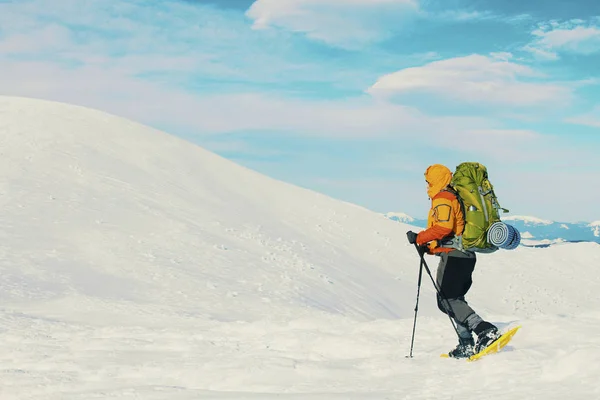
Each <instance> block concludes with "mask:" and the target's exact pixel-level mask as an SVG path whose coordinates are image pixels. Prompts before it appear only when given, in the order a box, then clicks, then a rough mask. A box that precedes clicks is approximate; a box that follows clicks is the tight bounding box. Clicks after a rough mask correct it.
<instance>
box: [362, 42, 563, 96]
mask: <svg viewBox="0 0 600 400" xmlns="http://www.w3.org/2000/svg"><path fill="white" fill-rule="evenodd" d="M510 58H511V55H510V53H496V54H492V55H490V56H485V55H479V54H473V55H469V56H465V57H457V58H451V59H446V60H441V61H434V62H431V63H429V64H426V65H424V66H422V67H413V68H406V69H403V70H400V71H397V72H394V73H391V74H388V75H384V76H382V77H380V78H379V79H378V80H377V81H376V82H375V84H373V85H372V86H371V87H370V88H369V93H371V94H373V95H375V96H389V95H394V94H399V93H410V92H424V93H430V94H434V95H438V96H442V97H444V98H447V99H451V100H456V101H460V102H468V103H478V104H481V103H487V104H500V105H506V106H519V107H521V106H535V105H540V104H551V103H557V102H559V103H560V102H563V101H565V100H568V99H569V98H570V97H571V91H572V90H571V88H570V87H568V86H564V85H560V84H556V83H551V82H536V81H534V79H535V78H543V77H544V75H543V74H542V73H540V72H539V71H536V70H534V69H533V68H531V67H529V66H527V65H524V64H519V63H515V62H512V61H509V59H510Z"/></svg>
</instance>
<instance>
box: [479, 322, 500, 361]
mask: <svg viewBox="0 0 600 400" xmlns="http://www.w3.org/2000/svg"><path fill="white" fill-rule="evenodd" d="M474 331H475V333H476V334H477V343H476V344H475V353H479V352H480V351H481V350H483V349H485V348H486V347H488V346H490V345H491V344H492V343H494V342H495V341H496V340H498V338H499V337H500V336H502V335H501V333H500V332H499V331H498V328H496V327H495V326H494V325H492V324H490V323H489V322H486V321H484V322H482V323H480V324H479V325H477V327H476V328H475V330H474Z"/></svg>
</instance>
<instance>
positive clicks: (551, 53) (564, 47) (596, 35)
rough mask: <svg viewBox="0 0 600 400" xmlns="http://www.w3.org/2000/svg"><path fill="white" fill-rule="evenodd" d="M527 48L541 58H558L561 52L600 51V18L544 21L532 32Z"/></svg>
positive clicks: (588, 52)
mask: <svg viewBox="0 0 600 400" xmlns="http://www.w3.org/2000/svg"><path fill="white" fill-rule="evenodd" d="M532 35H533V36H535V39H534V40H533V42H532V43H530V44H528V45H527V46H525V48H524V49H525V50H527V51H529V52H531V53H533V54H534V55H536V56H538V57H539V58H545V59H549V60H557V59H558V58H559V53H561V52H564V53H577V54H592V53H595V52H599V51H600V20H599V19H592V20H589V21H583V20H580V19H574V20H569V21H564V22H559V21H551V22H548V23H543V24H540V25H539V26H538V28H537V29H535V30H534V31H533V32H532Z"/></svg>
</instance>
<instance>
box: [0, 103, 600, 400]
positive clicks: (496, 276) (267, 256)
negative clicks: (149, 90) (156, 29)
mask: <svg viewBox="0 0 600 400" xmlns="http://www.w3.org/2000/svg"><path fill="white" fill-rule="evenodd" d="M0 151H1V152H2V157H0V202H1V205H2V207H1V210H2V212H0V362H1V363H2V368H1V369H0V398H1V399H10V400H12V399H19V400H21V399H23V400H24V399H31V400H41V399H44V400H53V399H61V400H79V399H92V398H93V399H125V398H140V399H145V400H158V399H161V400H162V399H173V400H187V399H198V398H209V399H248V400H258V399H261V400H262V399H267V400H269V399H275V398H277V399H290V400H291V399H302V400H305V399H306V400H325V399H328V400H329V399H371V400H374V399H383V398H389V399H405V398H410V399H415V400H422V399H431V398H437V397H447V398H461V399H480V398H486V399H491V400H495V399H505V398H515V397H519V398H530V399H542V398H543V399H562V398H569V399H586V400H587V399H589V398H590V395H591V397H594V394H598V383H597V382H598V380H597V378H598V376H599V375H600V365H599V364H598V363H597V360H598V359H599V358H600V339H599V338H598V337H597V335H594V334H590V332H592V333H593V332H595V331H597V330H598V329H599V328H600V314H599V313H598V311H596V310H598V309H600V298H599V297H598V296H596V295H595V294H596V293H597V292H598V290H599V288H600V281H599V280H598V278H597V274H596V273H595V270H596V265H597V260H598V259H600V246H598V245H596V244H592V243H577V244H563V245H561V246H554V247H551V248H548V249H539V248H524V247H523V248H519V249H517V250H514V251H501V252H497V253H495V254H494V255H489V256H481V257H480V258H479V261H478V266H477V268H476V270H475V276H474V281H475V284H474V285H473V287H472V289H471V291H470V292H469V294H468V296H467V297H468V300H469V303H470V304H471V305H472V306H473V307H475V308H476V309H478V310H479V311H480V313H482V314H483V315H484V316H485V317H487V318H489V319H490V320H491V321H493V322H495V323H497V324H498V325H499V326H500V327H501V328H506V327H507V326H509V325H515V324H521V325H522V326H523V329H522V330H521V331H520V332H519V333H518V334H517V336H516V337H515V338H514V339H513V341H512V342H511V345H510V347H509V348H508V349H507V351H504V352H502V353H500V354H498V355H495V356H491V357H488V358H486V359H484V360H481V361H480V362H481V364H479V361H478V364H477V365H475V364H471V363H465V362H461V361H456V360H443V359H440V357H439V354H440V353H441V352H445V351H448V350H449V349H450V348H452V347H453V346H454V345H455V343H456V338H455V337H454V334H453V331H452V328H451V326H450V324H449V321H448V319H447V317H446V316H445V315H443V314H441V313H440V312H439V311H438V309H437V305H436V300H435V293H434V290H433V288H432V285H431V282H430V281H429V279H428V277H427V276H424V278H423V284H422V288H421V291H420V303H419V309H418V310H419V314H418V324H417V329H416V336H415V343H414V345H415V351H414V358H413V359H408V358H405V355H407V354H408V351H409V347H410V339H411V333H412V328H413V317H414V308H415V296H416V291H417V286H416V285H417V277H418V267H419V258H418V256H417V255H416V252H415V249H414V247H413V246H411V245H409V244H408V243H407V242H406V231H407V230H408V229H410V225H407V224H405V223H399V222H394V221H390V220H389V219H387V218H383V217H382V216H381V215H379V214H377V213H375V212H372V211H369V210H367V209H364V208H362V207H358V206H355V205H352V204H348V203H346V202H341V201H337V200H334V199H332V198H329V197H327V196H324V195H322V194H319V193H315V192H313V191H310V190H305V189H302V188H299V187H296V186H293V185H290V184H287V183H284V182H281V181H277V180H274V179H271V178H268V177H266V176H264V175H261V174H258V173H256V172H254V171H251V170H249V169H246V168H243V167H241V166H239V165H236V164H234V163H232V162H230V161H228V160H226V159H224V158H222V157H219V156H217V155H215V154H212V153H210V152H208V151H205V150H204V149H202V148H200V147H198V146H195V145H192V144H190V143H188V142H186V141H184V140H181V139H178V138H176V137H173V136H171V135H168V134H166V133H163V132H160V131H157V130H155V129H151V128H148V127H145V126H143V125H140V124H137V123H135V122H132V121H127V120H124V119H121V118H118V117H115V116H111V115H107V114H105V113H102V112H98V111H94V110H89V109H85V108H82V107H76V106H69V105H64V104H58V103H51V102H45V101H34V100H29V99H20V98H8V97H0ZM565 260H568V268H565ZM426 261H427V262H428V263H429V265H430V267H431V268H432V270H435V263H436V262H437V259H436V258H435V257H430V256H427V257H426ZM465 377H468V380H469V384H468V385H462V384H456V382H461V381H464V379H465ZM506 382H510V384H509V385H507V384H506Z"/></svg>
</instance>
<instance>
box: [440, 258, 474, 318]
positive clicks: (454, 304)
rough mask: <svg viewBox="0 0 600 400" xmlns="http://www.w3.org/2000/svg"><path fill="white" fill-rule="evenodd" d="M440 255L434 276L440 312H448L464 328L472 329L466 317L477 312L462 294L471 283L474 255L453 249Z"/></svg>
mask: <svg viewBox="0 0 600 400" xmlns="http://www.w3.org/2000/svg"><path fill="white" fill-rule="evenodd" d="M440 257H441V260H440V264H439V266H438V270H437V277H436V283H437V285H438V288H439V289H440V292H441V296H439V295H438V307H439V309H440V310H441V311H442V312H444V313H446V314H450V315H451V316H452V317H453V318H454V319H455V320H456V321H457V323H459V324H461V325H463V327H464V328H466V329H469V330H472V328H473V327H472V326H471V325H470V324H469V323H468V322H469V320H468V317H470V316H472V315H477V314H476V313H475V311H474V310H473V309H472V308H471V307H470V306H469V304H468V303H467V301H466V300H465V297H464V296H465V294H467V292H468V291H469V289H470V288H471V285H472V283H473V281H472V274H473V270H474V269H475V262H476V258H475V255H474V254H471V253H462V252H459V251H453V252H452V253H450V254H441V256H440Z"/></svg>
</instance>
